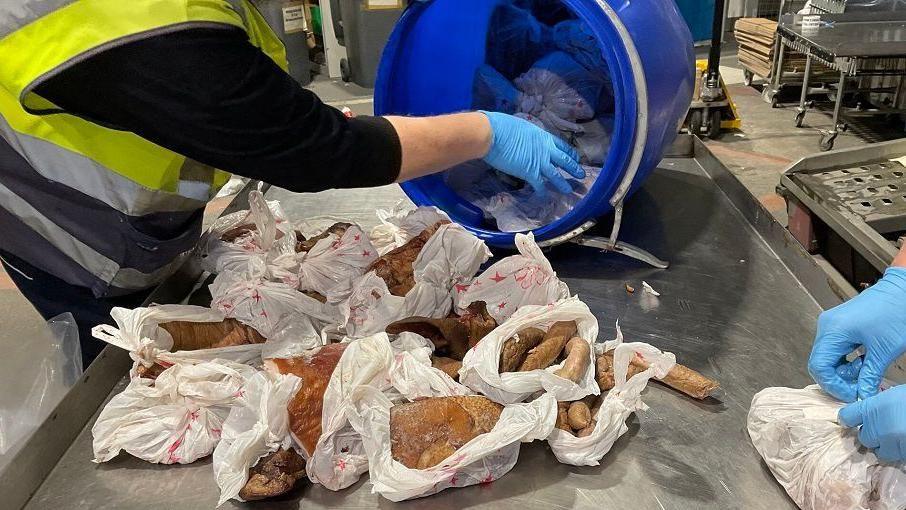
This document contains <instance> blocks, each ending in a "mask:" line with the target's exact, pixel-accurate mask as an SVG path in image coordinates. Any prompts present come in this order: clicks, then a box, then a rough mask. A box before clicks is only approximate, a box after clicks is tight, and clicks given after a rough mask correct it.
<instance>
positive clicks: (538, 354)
mask: <svg viewBox="0 0 906 510" xmlns="http://www.w3.org/2000/svg"><path fill="white" fill-rule="evenodd" d="M576 329H577V327H576V321H561V322H555V323H554V325H553V326H551V327H550V329H549V330H547V333H545V334H544V340H542V341H541V343H540V344H538V345H537V346H536V347H535V348H534V349H532V350H530V351H529V353H528V356H526V357H525V361H524V362H523V363H522V365H520V366H519V371H520V372H530V371H532V370H538V369H544V368H547V367H549V366H551V364H552V363H553V362H554V361H555V360H556V359H557V357H558V356H560V352H561V351H562V350H563V347H564V346H565V345H566V342H567V341H569V339H570V338H572V337H573V336H575V334H576Z"/></svg>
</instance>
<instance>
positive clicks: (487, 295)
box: [456, 232, 569, 324]
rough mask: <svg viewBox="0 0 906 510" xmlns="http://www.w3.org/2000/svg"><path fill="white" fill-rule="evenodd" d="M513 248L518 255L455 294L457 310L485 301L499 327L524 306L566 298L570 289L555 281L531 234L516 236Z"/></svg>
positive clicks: (488, 270) (485, 272)
mask: <svg viewBox="0 0 906 510" xmlns="http://www.w3.org/2000/svg"><path fill="white" fill-rule="evenodd" d="M516 249H518V250H519V255H512V256H510V257H506V258H504V259H501V260H499V261H498V262H496V263H495V264H494V265H492V266H491V267H489V268H488V269H486V270H485V271H484V272H483V273H481V274H480V275H479V276H478V277H476V278H475V279H474V280H472V282H471V284H470V285H469V286H468V287H467V288H464V289H462V292H457V294H456V307H457V309H459V310H462V309H464V308H466V307H467V306H469V305H470V304H472V303H474V302H476V301H484V302H485V303H487V305H488V313H489V314H490V315H491V317H494V320H496V321H497V323H498V324H502V323H503V322H504V321H506V320H507V319H509V318H510V316H511V315H513V313H514V312H515V311H516V310H517V309H519V308H520V307H522V306H523V305H548V304H551V303H554V302H557V301H559V300H561V299H565V298H567V297H569V287H567V286H566V284H565V283H563V282H562V281H560V279H559V278H557V273H556V272H555V271H554V268H553V267H551V263H550V262H549V261H548V260H547V257H545V256H544V253H542V252H541V248H540V247H538V245H537V244H535V236H534V235H533V234H532V233H531V232H530V233H529V234H528V235H526V234H516ZM460 288H461V287H460ZM460 288H457V290H460Z"/></svg>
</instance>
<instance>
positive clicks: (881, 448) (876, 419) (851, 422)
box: [839, 386, 906, 462]
mask: <svg viewBox="0 0 906 510" xmlns="http://www.w3.org/2000/svg"><path fill="white" fill-rule="evenodd" d="M904 403H906V386H895V387H893V388H891V389H889V390H887V391H884V392H881V393H880V394H878V395H875V396H873V397H870V398H867V399H865V400H860V401H858V402H854V403H852V404H849V405H848V406H846V407H844V408H843V409H840V414H839V421H840V424H841V425H843V426H844V427H858V426H860V425H861V426H862V428H861V429H859V442H860V443H862V444H863V445H864V446H866V447H868V448H874V449H875V454H876V455H877V456H878V458H879V459H881V460H883V461H885V462H899V461H903V460H906V406H904V405H903V404H904Z"/></svg>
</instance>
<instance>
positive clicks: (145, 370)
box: [135, 363, 167, 380]
mask: <svg viewBox="0 0 906 510" xmlns="http://www.w3.org/2000/svg"><path fill="white" fill-rule="evenodd" d="M166 369H167V367H165V366H163V365H161V364H160V363H155V364H153V365H151V366H150V367H146V366H144V365H139V366H138V368H136V369H135V374H136V376H137V377H141V378H142V379H151V380H156V379H157V378H158V376H160V374H162V373H163V371H164V370H166Z"/></svg>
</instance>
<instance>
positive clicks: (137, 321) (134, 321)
mask: <svg viewBox="0 0 906 510" xmlns="http://www.w3.org/2000/svg"><path fill="white" fill-rule="evenodd" d="M110 316H111V317H112V318H113V320H114V321H115V322H116V325H117V327H113V326H110V325H108V324H101V325H98V326H95V327H94V328H93V329H92V330H91V334H92V335H93V336H94V337H95V338H97V339H98V340H103V341H105V342H107V343H109V344H112V345H115V346H117V347H119V348H121V349H125V350H127V351H129V357H130V358H132V359H133V361H135V363H133V365H132V369H131V370H130V371H129V376H130V377H133V378H134V377H136V370H137V369H138V367H139V365H142V366H144V367H146V368H149V367H151V366H153V365H154V364H160V365H163V366H170V365H173V364H176V363H182V364H193V363H201V362H205V361H211V360H214V359H225V360H230V361H234V362H237V363H259V362H260V361H261V349H262V345H261V344H249V345H235V346H231V347H219V348H216V349H202V350H197V351H179V352H171V349H172V348H173V337H172V336H170V333H168V332H167V330H165V329H164V328H162V327H160V324H162V323H166V322H173V321H186V322H222V321H223V320H224V319H226V317H224V315H223V314H222V313H220V312H218V311H217V310H212V309H210V308H204V307H201V306H192V305H156V306H151V307H147V308H134V309H132V310H130V309H128V308H120V307H115V308H113V310H111V311H110ZM253 327H254V326H253ZM256 329H257V328H256ZM259 332H260V330H259Z"/></svg>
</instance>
